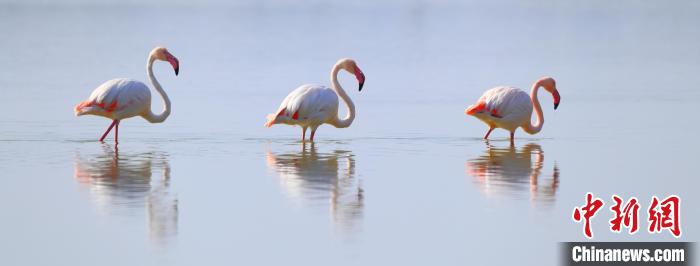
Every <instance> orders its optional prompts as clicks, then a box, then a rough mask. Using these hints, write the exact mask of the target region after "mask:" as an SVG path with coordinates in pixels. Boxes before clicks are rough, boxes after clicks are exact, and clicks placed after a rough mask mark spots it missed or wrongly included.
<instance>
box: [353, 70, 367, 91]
mask: <svg viewBox="0 0 700 266" xmlns="http://www.w3.org/2000/svg"><path fill="white" fill-rule="evenodd" d="M355 78H357V82H359V83H360V91H362V86H364V85H365V74H364V73H362V70H360V68H359V67H355Z"/></svg>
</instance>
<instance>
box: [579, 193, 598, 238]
mask: <svg viewBox="0 0 700 266" xmlns="http://www.w3.org/2000/svg"><path fill="white" fill-rule="evenodd" d="M603 205H604V204H603V201H602V200H600V199H599V198H596V199H595V200H593V194H592V193H590V192H588V193H586V204H585V205H583V206H579V207H576V208H574V217H573V218H574V221H575V222H577V223H579V222H581V220H582V219H581V212H583V220H584V222H583V233H584V234H585V235H586V237H588V238H593V232H592V231H591V218H593V217H594V216H595V215H596V213H598V210H599V209H600V208H601V207H603Z"/></svg>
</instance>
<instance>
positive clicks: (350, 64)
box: [336, 58, 365, 91]
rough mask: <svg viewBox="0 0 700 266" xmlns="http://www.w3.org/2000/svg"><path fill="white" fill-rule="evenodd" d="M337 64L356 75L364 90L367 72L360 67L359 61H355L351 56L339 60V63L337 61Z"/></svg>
mask: <svg viewBox="0 0 700 266" xmlns="http://www.w3.org/2000/svg"><path fill="white" fill-rule="evenodd" d="M336 65H339V66H340V68H342V69H344V70H345V71H347V72H350V73H352V74H353V75H355V78H357V82H358V83H359V84H360V89H359V90H360V91H362V86H364V85H365V74H364V73H362V70H360V67H358V66H357V63H355V60H352V59H350V58H343V59H340V60H338V63H336Z"/></svg>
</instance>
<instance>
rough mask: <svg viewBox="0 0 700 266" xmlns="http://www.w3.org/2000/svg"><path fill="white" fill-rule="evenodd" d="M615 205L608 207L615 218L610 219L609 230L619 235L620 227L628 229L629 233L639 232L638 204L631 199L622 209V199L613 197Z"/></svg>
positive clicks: (635, 200)
mask: <svg viewBox="0 0 700 266" xmlns="http://www.w3.org/2000/svg"><path fill="white" fill-rule="evenodd" d="M612 199H613V200H614V201H615V205H613V206H612V207H610V211H612V212H614V213H615V217H613V218H612V219H610V230H611V231H613V232H617V233H619V232H620V230H621V227H622V225H624V226H625V227H628V228H629V233H630V234H634V233H636V232H637V230H639V202H637V198H635V197H632V198H630V200H629V201H628V202H627V204H626V205H625V207H624V208H622V202H623V201H622V199H621V198H620V197H618V196H617V195H613V196H612Z"/></svg>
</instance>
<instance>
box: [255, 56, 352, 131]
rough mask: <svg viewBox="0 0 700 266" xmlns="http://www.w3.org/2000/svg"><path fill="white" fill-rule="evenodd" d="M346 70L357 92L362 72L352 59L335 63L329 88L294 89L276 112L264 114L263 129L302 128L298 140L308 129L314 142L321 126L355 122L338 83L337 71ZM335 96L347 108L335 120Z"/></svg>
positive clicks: (349, 102)
mask: <svg viewBox="0 0 700 266" xmlns="http://www.w3.org/2000/svg"><path fill="white" fill-rule="evenodd" d="M340 70H345V71H347V72H350V73H352V74H354V75H355V78H357V81H358V82H359V84H360V87H359V91H362V86H363V85H364V83H365V74H363V73H362V70H360V68H359V67H357V63H355V60H352V59H349V58H343V59H340V60H338V62H337V63H335V65H334V66H333V69H332V70H331V83H332V84H333V85H332V86H331V88H328V87H326V86H323V85H315V84H306V85H302V86H299V87H298V88H296V89H295V90H293V91H292V92H291V93H289V95H287V97H286V98H284V101H282V104H280V106H279V108H278V109H277V112H275V113H274V114H269V115H267V123H265V126H266V127H271V126H272V125H274V124H287V125H299V126H301V128H302V132H301V141H302V142H303V141H304V140H305V138H306V129H307V128H309V127H310V128H311V138H310V141H312V142H313V141H314V135H315V134H316V129H317V128H318V127H319V126H320V125H321V124H324V123H326V124H330V125H333V126H335V127H337V128H346V127H349V126H350V124H352V121H353V120H354V119H355V104H354V103H353V102H352V100H350V97H349V96H348V94H347V93H345V90H343V88H342V87H341V86H340V84H339V83H338V72H340ZM338 96H340V98H341V99H343V101H344V102H345V105H347V107H348V114H347V116H345V118H339V117H338Z"/></svg>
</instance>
